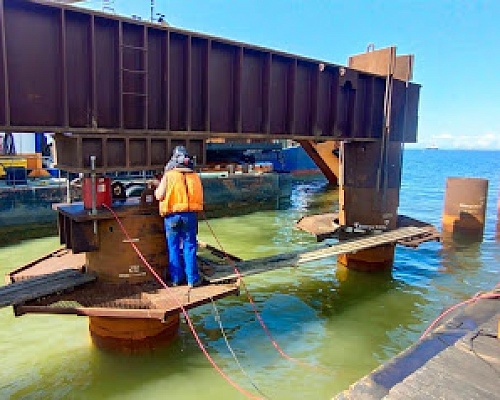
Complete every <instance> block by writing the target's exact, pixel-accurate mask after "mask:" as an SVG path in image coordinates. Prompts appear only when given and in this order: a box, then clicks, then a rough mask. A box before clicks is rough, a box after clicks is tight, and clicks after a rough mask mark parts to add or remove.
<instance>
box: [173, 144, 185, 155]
mask: <svg viewBox="0 0 500 400" xmlns="http://www.w3.org/2000/svg"><path fill="white" fill-rule="evenodd" d="M180 156H188V151H187V149H186V148H185V147H184V146H175V148H174V151H173V152H172V158H176V157H180Z"/></svg>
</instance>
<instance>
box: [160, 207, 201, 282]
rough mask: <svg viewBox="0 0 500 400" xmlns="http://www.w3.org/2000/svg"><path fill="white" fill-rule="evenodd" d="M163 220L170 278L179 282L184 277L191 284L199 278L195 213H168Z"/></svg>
mask: <svg viewBox="0 0 500 400" xmlns="http://www.w3.org/2000/svg"><path fill="white" fill-rule="evenodd" d="M164 222H165V234H166V236H167V246H168V270H169V272H170V279H171V281H172V282H173V283H181V282H182V281H183V280H184V278H187V283H188V284H191V285H192V284H193V283H195V282H197V281H198V280H199V279H200V274H199V272H198V266H197V264H196V248H197V243H196V232H197V230H198V219H197V217H196V213H195V212H177V213H172V214H168V215H167V216H165V220H164ZM181 243H182V250H181ZM181 251H182V254H181ZM182 256H184V257H182Z"/></svg>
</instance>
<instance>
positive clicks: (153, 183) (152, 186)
mask: <svg viewBox="0 0 500 400" xmlns="http://www.w3.org/2000/svg"><path fill="white" fill-rule="evenodd" d="M159 184H160V181H159V180H158V179H156V178H154V179H150V180H148V181H147V182H146V186H147V188H148V189H156V188H157V187H158V185H159Z"/></svg>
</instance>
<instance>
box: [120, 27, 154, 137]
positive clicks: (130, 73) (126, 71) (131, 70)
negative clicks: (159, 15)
mask: <svg viewBox="0 0 500 400" xmlns="http://www.w3.org/2000/svg"><path fill="white" fill-rule="evenodd" d="M119 45H120V55H119V56H120V58H119V62H120V91H121V98H120V101H121V107H120V109H121V114H120V123H121V126H122V127H123V126H124V100H125V99H126V98H130V97H137V98H141V99H142V101H143V108H142V110H143V116H142V117H143V120H142V124H141V128H144V129H147V118H148V47H147V28H146V27H143V36H142V44H141V45H139V46H137V45H132V44H127V43H124V40H123V25H122V23H120V31H119ZM125 53H127V54H128V55H130V57H132V59H133V60H136V58H135V57H136V56H137V55H138V54H139V55H140V56H139V60H140V61H139V63H138V64H139V65H140V66H139V67H137V66H136V65H132V66H128V65H125V64H126V57H125ZM133 63H134V64H136V62H134V61H133ZM135 77H140V80H141V81H142V84H141V85H140V86H141V88H140V89H135V87H136V86H135V84H136V80H135V79H136V78H135ZM127 86H132V87H134V90H132V91H125V90H124V88H125V87H127ZM136 90H140V91H136Z"/></svg>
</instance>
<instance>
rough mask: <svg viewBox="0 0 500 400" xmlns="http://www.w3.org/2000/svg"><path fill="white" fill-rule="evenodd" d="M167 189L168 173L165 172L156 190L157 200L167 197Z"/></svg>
mask: <svg viewBox="0 0 500 400" xmlns="http://www.w3.org/2000/svg"><path fill="white" fill-rule="evenodd" d="M166 191H167V174H166V173H165V174H163V177H162V178H161V181H160V184H159V185H158V187H157V188H156V190H155V197H156V200H158V201H162V200H163V199H164V198H165V192H166Z"/></svg>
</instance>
